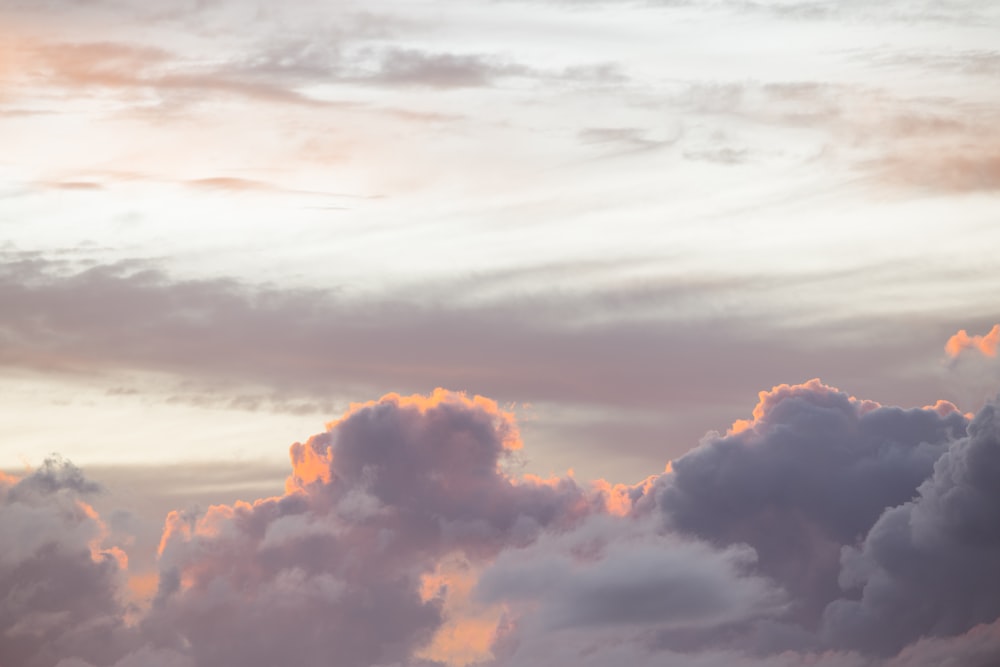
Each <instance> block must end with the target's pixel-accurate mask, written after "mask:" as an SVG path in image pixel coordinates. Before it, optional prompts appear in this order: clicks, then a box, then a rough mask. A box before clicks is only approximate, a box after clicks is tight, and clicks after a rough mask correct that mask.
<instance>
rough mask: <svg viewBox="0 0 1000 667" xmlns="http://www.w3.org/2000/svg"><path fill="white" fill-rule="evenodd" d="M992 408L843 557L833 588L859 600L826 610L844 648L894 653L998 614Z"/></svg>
mask: <svg viewBox="0 0 1000 667" xmlns="http://www.w3.org/2000/svg"><path fill="white" fill-rule="evenodd" d="M998 479H1000V408H998V406H996V405H987V406H986V407H984V408H983V409H982V410H981V411H980V412H979V414H978V415H976V417H975V419H974V420H973V421H972V423H971V424H970V425H969V434H968V436H967V437H965V438H962V439H960V440H958V441H957V442H955V443H954V444H953V445H952V446H951V447H949V449H948V451H947V452H946V453H945V454H943V455H942V456H941V458H940V459H939V460H938V461H937V463H936V464H935V466H934V471H933V474H932V475H931V476H930V477H929V478H928V479H927V480H926V481H924V482H923V483H922V484H921V485H920V487H919V488H918V490H917V491H918V492H917V496H916V498H914V499H913V500H911V501H909V502H906V503H903V504H901V505H899V506H897V507H893V508H891V509H888V510H886V511H885V513H883V514H882V515H881V516H880V517H879V519H878V521H877V522H876V523H875V525H874V526H873V527H872V528H871V530H870V531H869V532H868V534H867V536H866V537H865V540H864V542H863V543H862V544H861V545H860V546H858V547H853V546H849V547H846V548H845V549H844V551H843V554H842V558H841V560H842V563H843V568H842V571H841V575H840V582H841V585H842V586H843V587H844V588H846V589H860V592H861V597H860V599H857V600H854V599H850V600H847V599H845V600H838V601H835V602H833V603H831V605H830V607H829V608H828V609H827V611H826V615H825V621H826V625H827V631H828V632H829V633H830V635H831V636H833V637H834V638H836V639H837V640H838V641H839V642H841V643H844V644H853V645H856V646H859V647H860V648H865V649H874V650H878V651H881V652H883V653H892V652H895V651H897V650H899V649H900V648H902V647H903V646H905V645H906V644H908V643H910V642H912V641H915V640H917V639H919V638H921V637H927V636H930V637H948V636H954V635H957V634H960V633H963V632H965V631H967V630H969V629H971V628H972V627H974V626H975V625H977V624H982V623H989V622H992V621H994V620H996V619H997V617H1000V485H998V484H997V480H998Z"/></svg>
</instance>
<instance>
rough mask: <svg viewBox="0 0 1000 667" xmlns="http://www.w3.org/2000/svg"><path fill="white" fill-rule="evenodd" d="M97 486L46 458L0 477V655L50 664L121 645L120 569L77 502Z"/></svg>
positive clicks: (102, 533) (102, 530) (97, 525)
mask: <svg viewBox="0 0 1000 667" xmlns="http://www.w3.org/2000/svg"><path fill="white" fill-rule="evenodd" d="M96 490H97V487H96V486H95V485H94V484H93V482H90V481H89V480H87V479H86V478H85V477H84V476H83V474H82V473H81V472H80V470H79V469H77V468H75V467H74V466H72V465H71V464H69V463H67V462H65V461H61V460H59V459H48V460H46V461H45V463H44V464H43V465H42V466H41V467H40V468H39V469H37V470H36V471H33V472H31V473H29V474H27V475H25V476H24V477H22V478H14V477H9V476H2V475H0V544H2V545H3V546H2V547H0V628H2V630H0V656H3V661H4V664H10V665H18V666H21V667H51V665H53V664H55V663H56V662H57V661H59V660H60V659H61V658H70V657H78V658H86V659H87V660H92V661H95V662H107V661H109V660H112V659H113V658H114V656H115V655H116V653H117V652H118V651H120V650H121V649H122V647H127V646H128V640H129V633H128V630H127V628H126V626H125V623H124V616H125V611H126V609H125V605H124V601H123V600H122V599H120V597H119V586H120V582H121V579H122V578H123V573H124V570H125V568H126V567H127V558H126V557H125V555H124V552H122V551H121V550H120V549H118V548H115V547H112V546H110V545H107V544H105V538H106V536H107V532H108V531H107V527H106V526H105V525H104V523H103V522H102V521H101V520H100V518H99V517H98V516H97V514H96V512H94V510H93V509H92V508H91V507H90V506H89V505H88V504H87V503H86V502H85V501H84V500H83V498H84V497H85V496H86V495H88V494H91V493H94V492H96Z"/></svg>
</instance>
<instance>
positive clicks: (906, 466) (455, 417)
mask: <svg viewBox="0 0 1000 667" xmlns="http://www.w3.org/2000/svg"><path fill="white" fill-rule="evenodd" d="M521 447H522V443H521V440H520V435H519V431H518V428H517V425H516V424H515V422H514V420H513V416H512V415H511V414H510V413H509V412H507V411H505V410H504V409H503V408H501V406H499V405H498V404H497V403H496V402H494V401H492V400H489V399H486V398H483V397H479V396H472V397H470V396H468V395H465V394H461V393H455V392H449V391H445V390H437V391H435V392H433V393H432V394H430V395H426V396H422V395H413V396H400V395H398V394H388V395H386V396H383V397H382V398H380V399H379V400H376V401H369V402H366V403H359V404H355V405H353V406H352V407H351V408H350V409H349V410H348V411H347V412H346V413H344V414H343V415H342V416H341V417H340V418H338V419H336V420H334V421H333V422H331V423H330V424H329V425H328V427H327V430H325V431H324V432H322V433H319V434H317V435H315V436H313V437H312V438H309V439H307V440H306V441H304V442H300V443H295V444H294V445H292V447H291V448H290V458H291V463H292V470H291V474H290V475H289V476H288V478H287V480H286V482H285V490H284V492H283V493H280V494H278V495H275V496H271V497H264V498H259V499H257V500H255V501H253V502H242V501H237V502H235V503H232V504H220V505H214V506H211V507H209V508H208V509H207V510H205V511H199V510H180V509H179V510H175V511H172V512H170V513H169V514H168V515H167V517H166V520H165V524H164V530H163V533H162V536H161V539H160V547H159V559H158V564H157V567H158V569H159V582H158V591H157V593H156V598H155V600H154V601H153V603H152V605H151V606H149V607H148V608H136V607H131V606H129V605H128V604H127V603H126V602H125V600H127V592H126V591H127V587H126V585H125V582H124V575H125V573H126V569H125V568H126V558H125V557H124V554H123V553H122V552H120V550H117V549H115V548H113V547H112V546H109V536H110V535H112V534H113V531H112V530H109V529H108V527H106V526H105V524H104V523H103V522H102V521H101V520H100V518H99V517H98V515H97V513H96V512H95V511H94V510H93V509H91V508H90V506H89V505H87V504H85V503H83V501H82V499H81V498H82V496H85V495H88V494H92V493H95V492H97V490H98V489H97V487H96V485H95V484H94V483H93V482H92V481H90V480H89V479H88V478H86V477H84V475H83V474H82V473H81V472H80V471H79V470H77V469H75V468H73V467H72V466H71V465H69V464H67V463H65V462H60V461H56V460H52V461H48V462H46V464H45V465H44V466H42V468H40V469H39V470H38V471H36V472H34V473H32V474H30V475H27V476H25V477H23V478H22V479H16V478H13V477H6V476H5V477H3V478H0V537H2V538H3V544H4V545H5V548H4V549H3V550H2V551H0V621H3V625H2V626H3V627H5V628H7V630H6V631H5V632H4V633H3V634H2V635H0V650H2V651H3V655H4V656H5V657H6V656H8V655H12V656H16V657H17V661H18V662H17V664H19V665H22V664H23V665H25V666H27V667H137V666H139V665H142V666H143V667H204V666H206V665H212V666H213V667H228V666H230V665H233V666H236V665H239V666H240V667H256V666H260V667H264V666H267V665H273V664H287V663H288V662H289V660H294V662H295V664H301V665H306V666H312V665H321V664H323V665H325V664H335V665H338V667H354V666H359V667H360V666H369V665H383V664H384V665H388V664H396V665H406V666H408V667H431V666H432V665H438V666H440V665H441V664H442V663H447V664H453V665H464V664H470V663H473V662H476V663H479V664H483V665H489V666H490V667H515V666H528V665H543V664H544V665H557V666H558V665H562V664H579V665H602V664H609V662H620V661H626V662H628V664H635V665H655V664H664V662H680V663H683V664H690V665H703V666H705V667H714V666H716V665H733V666H734V667H751V666H753V667H762V666H763V665H787V666H788V667H792V666H793V665H801V664H810V665H822V666H826V667H914V666H918V665H931V664H937V663H936V662H935V661H936V660H937V661H939V660H940V659H941V656H944V655H956V656H965V657H966V658H967V659H968V661H969V662H968V663H963V664H978V663H977V662H976V661H979V663H982V664H990V661H994V660H995V659H996V658H997V657H998V655H1000V654H998V652H1000V642H998V641H997V637H998V634H997V632H996V623H997V622H998V621H997V619H998V618H1000V605H998V603H997V600H1000V589H998V588H997V585H995V584H994V583H992V582H994V581H1000V572H997V567H998V566H997V563H1000V532H998V530H997V526H998V525H1000V495H998V494H997V491H996V489H997V484H996V480H997V479H998V478H1000V408H998V407H996V406H994V405H988V406H986V407H985V408H983V410H981V411H980V413H979V414H978V415H977V416H976V417H975V419H974V420H973V421H972V422H971V423H970V422H969V421H968V418H967V417H966V416H964V415H962V414H961V413H959V412H958V410H957V409H956V408H955V407H954V406H953V405H951V404H949V403H947V402H944V401H942V402H938V403H937V404H935V405H934V406H930V407H926V408H919V409H909V410H904V409H901V408H895V407H888V406H883V405H879V404H877V403H874V402H872V401H867V400H863V399H858V398H854V397H851V396H850V395H848V394H846V393H844V392H841V391H839V390H837V389H834V388H832V387H829V386H827V385H824V384H822V383H821V382H819V381H818V380H813V381H810V382H807V383H804V384H799V385H779V386H777V387H774V388H773V389H772V390H770V391H764V392H761V393H760V400H759V402H758V404H757V406H756V408H755V409H754V411H753V415H752V418H751V419H748V420H742V421H739V422H737V423H736V424H734V425H733V427H732V428H731V429H730V430H729V432H727V433H726V434H725V435H721V434H710V435H709V436H708V437H707V438H706V439H705V440H704V441H703V442H702V443H701V445H700V446H699V447H697V448H695V449H694V450H692V451H691V452H689V453H688V454H685V455H684V456H681V457H678V458H676V459H674V460H673V461H672V462H671V464H670V466H669V467H668V469H667V471H666V472H664V473H661V474H658V475H653V476H652V477H650V478H649V479H648V480H646V481H645V482H644V483H643V484H641V485H637V486H635V487H631V488H629V487H626V486H624V485H618V486H615V487H613V486H611V485H609V484H608V483H606V482H603V481H598V482H595V483H593V484H589V485H582V484H580V483H578V482H577V481H576V480H574V479H573V478H572V477H562V478H558V477H557V478H552V479H539V478H536V477H532V476H520V477H519V476H516V475H515V474H514V473H513V472H512V471H513V470H515V469H516V468H517V458H518V457H519V456H521ZM227 477H228V475H223V478H227ZM120 518H121V517H117V518H115V519H114V521H113V522H117V521H118V520H119V519H120ZM7 545H12V546H7ZM133 547H134V548H138V545H133ZM290 656H294V658H290Z"/></svg>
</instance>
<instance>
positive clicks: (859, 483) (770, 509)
mask: <svg viewBox="0 0 1000 667" xmlns="http://www.w3.org/2000/svg"><path fill="white" fill-rule="evenodd" d="M966 422H967V420H966V418H965V417H964V416H963V415H962V414H961V413H960V412H959V411H958V410H957V408H955V407H954V406H952V405H951V404H947V403H941V404H939V405H937V406H934V407H928V408H922V409H911V410H903V409H900V408H895V407H885V406H880V405H878V404H876V403H873V402H870V401H863V400H859V399H856V398H853V397H851V396H849V395H847V394H846V393H844V392H841V391H838V390H836V389H834V388H831V387H828V386H826V385H823V384H822V383H821V382H820V381H819V380H812V381H810V382H808V383H805V384H802V385H794V386H789V385H781V386H778V387H775V388H774V389H773V390H771V391H769V392H761V394H760V402H759V403H758V405H757V407H756V408H755V409H754V413H753V419H752V420H750V421H739V422H737V423H736V424H735V425H734V427H733V429H732V430H731V431H730V432H729V433H728V434H726V435H724V436H715V437H712V438H710V439H708V440H707V441H706V442H705V443H704V444H703V445H702V446H701V447H699V448H698V449H696V450H694V451H692V452H691V453H689V454H687V455H685V456H683V457H681V458H679V459H677V460H675V461H673V462H672V469H673V474H672V475H665V476H663V478H662V479H661V480H660V483H659V484H658V488H656V489H655V490H654V491H653V494H654V498H655V503H656V506H657V508H658V510H659V511H660V512H661V514H662V517H663V520H664V521H665V522H666V523H667V524H668V525H669V526H671V527H672V528H673V529H675V530H678V531H681V532H683V533H688V534H692V535H695V536H697V537H699V538H701V539H706V540H710V541H712V542H714V543H716V544H721V545H730V544H739V543H746V544H749V545H750V546H752V547H753V548H754V549H756V551H757V554H758V557H759V567H760V569H761V571H762V572H764V573H766V574H767V575H768V576H771V577H773V578H775V579H776V580H777V581H779V582H781V584H782V585H783V586H784V587H785V588H786V589H787V590H788V591H790V592H791V593H792V594H793V596H794V598H795V601H796V602H795V604H796V606H797V607H798V609H797V611H798V615H799V618H800V619H804V620H806V621H807V623H815V622H816V621H817V620H818V618H819V615H820V614H821V612H822V610H823V609H824V608H825V606H826V605H827V604H828V603H829V602H830V601H832V600H833V599H835V598H837V597H839V595H840V589H839V587H838V585H837V578H838V573H839V569H840V565H839V555H840V549H841V546H842V545H845V544H853V543H854V541H855V540H857V539H859V538H860V537H862V536H864V535H865V534H866V533H867V532H868V530H869V529H870V528H871V526H872V525H873V524H874V523H875V521H876V520H877V519H878V517H879V515H880V514H881V513H882V512H883V511H884V510H885V509H886V508H887V507H893V506H895V505H898V504H901V503H903V502H906V501H907V500H909V499H910V498H912V497H913V495H914V494H915V493H916V490H917V488H918V486H919V485H920V484H921V483H922V482H923V481H924V480H925V479H926V478H927V477H928V476H929V475H930V474H931V471H932V469H933V466H934V463H935V462H936V461H937V459H938V458H939V457H940V456H941V455H943V454H944V452H945V451H946V450H947V448H948V446H949V443H951V442H952V440H953V439H954V438H957V437H960V436H962V435H964V433H965V427H966Z"/></svg>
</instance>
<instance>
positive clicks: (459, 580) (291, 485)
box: [0, 378, 972, 666]
mask: <svg viewBox="0 0 1000 667" xmlns="http://www.w3.org/2000/svg"><path fill="white" fill-rule="evenodd" d="M798 392H810V393H812V394H820V395H829V396H834V395H842V392H840V390H838V389H837V388H835V387H832V386H829V385H826V384H824V383H823V382H822V381H821V380H820V379H819V378H813V379H811V380H808V381H807V382H804V383H800V384H780V385H777V386H775V387H773V388H772V389H770V390H767V391H761V392H759V397H758V402H757V405H756V406H755V408H754V410H753V412H752V416H751V417H750V418H749V419H740V420H737V421H735V422H734V423H733V425H732V426H731V427H730V428H729V429H728V431H727V432H726V434H725V437H729V436H733V435H737V434H740V433H744V432H746V431H750V430H753V429H757V428H759V427H761V425H762V424H763V423H764V422H765V421H766V419H767V417H768V411H769V410H770V409H771V408H772V407H773V406H774V405H775V404H776V403H778V402H780V401H781V400H783V399H785V398H787V397H789V396H791V395H794V394H796V393H798ZM849 401H850V403H851V405H852V406H853V407H854V409H855V410H856V412H857V414H858V415H863V414H865V413H868V412H870V411H872V410H875V409H877V408H879V407H881V406H880V404H879V403H877V402H874V401H870V400H864V399H859V398H856V397H854V396H850V397H849ZM441 406H454V407H457V408H461V409H466V410H474V411H476V412H479V413H481V414H486V415H489V417H490V418H491V419H492V422H493V427H494V428H495V429H496V432H497V433H498V434H499V436H500V438H501V439H502V442H503V447H504V451H505V452H514V451H517V450H520V449H521V448H522V447H523V442H522V440H521V438H520V433H519V431H518V428H517V423H516V417H515V414H514V412H513V411H512V410H506V409H503V408H502V407H501V406H500V405H499V404H498V403H497V402H496V401H494V400H492V399H489V398H486V397H484V396H479V395H473V396H469V395H467V394H466V393H464V392H460V391H450V390H447V389H444V388H436V389H435V390H434V391H433V392H431V393H430V394H428V395H421V394H413V395H409V396H402V395H400V394H397V393H389V394H386V395H384V396H382V397H381V398H379V399H377V400H370V401H365V402H358V403H352V404H351V405H350V407H349V408H348V409H347V410H346V411H345V413H344V414H343V415H342V416H340V417H339V418H337V419H335V420H332V421H330V422H328V423H327V424H326V426H327V431H326V432H325V433H323V434H320V435H317V436H313V437H312V438H309V439H307V440H306V441H305V442H304V443H298V442H297V443H294V444H293V445H291V447H290V448H289V458H290V462H291V467H292V472H291V474H290V475H289V476H288V478H287V479H286V482H285V493H284V494H283V495H282V496H272V497H269V498H259V499H256V500H253V501H252V502H247V501H236V502H235V503H234V504H232V505H224V504H220V505H212V506H210V507H209V508H208V509H207V510H206V511H205V512H204V513H203V514H201V515H200V516H198V517H196V518H195V517H193V516H192V515H191V514H190V513H187V512H183V511H178V510H175V511H171V512H170V513H169V514H168V515H167V517H166V519H165V521H164V526H163V532H162V537H161V540H160V545H159V548H158V554H159V557H162V556H163V554H164V550H165V549H166V548H167V545H168V544H169V543H170V542H171V540H175V539H180V540H182V541H184V542H190V541H191V540H193V539H199V538H209V539H210V538H216V537H218V536H219V535H220V533H221V532H222V531H224V530H226V529H227V526H229V525H230V523H231V522H232V521H233V520H234V519H236V518H238V515H240V514H243V515H247V514H249V513H250V512H251V511H252V510H253V509H254V508H256V507H259V506H263V505H265V504H267V503H274V502H276V501H279V500H281V499H282V498H287V497H290V496H296V495H304V494H308V493H310V489H311V487H313V486H314V485H317V484H319V485H323V484H329V483H330V482H331V465H332V463H333V456H334V455H333V452H332V449H333V448H332V446H331V445H329V444H323V445H320V446H317V444H318V441H317V439H319V438H322V437H324V436H326V435H327V434H329V433H330V432H332V431H334V430H335V429H336V428H337V427H338V426H339V425H340V424H342V423H344V422H345V421H346V420H347V419H349V418H350V417H352V416H354V415H357V414H358V413H360V412H362V411H364V410H371V409H378V408H380V407H391V408H394V409H402V410H412V411H416V412H417V413H420V414H426V413H427V412H428V411H430V410H434V409H436V408H439V407H441ZM922 409H923V410H930V411H933V412H936V413H937V414H939V415H941V416H946V415H949V414H952V413H960V410H959V409H958V407H957V406H955V405H954V404H953V403H951V402H949V401H944V400H940V401H937V402H936V403H935V404H934V405H931V406H924V408H922ZM966 416H967V417H970V418H971V416H972V415H971V414H968V415H966ZM716 435H718V434H716ZM498 468H499V465H498ZM497 472H498V474H501V475H504V476H505V477H506V478H507V479H508V481H509V482H510V483H511V484H512V485H516V486H534V487H550V488H552V489H556V488H558V487H560V485H563V484H566V483H574V480H573V472H572V470H570V471H568V472H567V475H566V476H565V477H560V476H552V477H549V478H542V477H539V476H537V475H532V474H522V475H519V476H517V477H510V476H507V475H506V473H504V471H502V470H499V469H498V470H497ZM671 473H672V462H671V461H668V462H667V463H666V465H665V468H664V472H663V473H659V474H654V475H650V476H649V477H647V478H646V479H644V480H641V481H640V482H638V483H636V484H625V483H612V482H610V481H608V480H606V479H596V480H592V481H590V482H589V483H587V485H586V488H587V489H588V491H587V493H588V500H587V503H586V504H587V505H589V506H590V507H592V508H597V509H598V510H599V511H602V512H604V513H607V514H608V515H611V516H616V517H627V516H628V515H629V514H630V513H631V512H632V511H633V509H634V504H635V498H636V497H642V496H646V495H648V494H649V493H650V492H651V491H652V490H653V488H654V485H655V484H656V482H657V480H658V479H660V478H661V476H662V475H663V474H668V475H669V474H671ZM0 481H6V482H8V483H12V482H14V481H16V478H15V477H10V476H7V477H5V478H4V479H2V480H0ZM81 511H85V512H87V513H88V515H90V516H92V518H94V519H95V520H96V521H100V518H99V517H98V516H97V513H96V512H94V510H93V509H92V508H90V507H89V506H87V505H84V504H81ZM581 511H586V510H585V509H581ZM100 525H101V526H103V523H101V524H100ZM107 537H108V534H107V531H106V529H105V530H103V532H102V534H101V535H100V536H99V538H96V539H95V540H94V541H93V543H92V554H93V558H94V559H95V560H96V559H100V558H105V557H108V556H112V557H114V558H115V560H116V561H117V563H118V564H119V567H120V568H121V569H122V570H123V571H127V569H128V557H127V555H126V553H125V552H124V551H123V550H122V549H120V548H118V547H107V546H103V547H102V546H101V544H102V543H103V542H104V541H106V539H107ZM477 573H478V571H477V568H476V566H475V565H473V564H471V563H470V562H469V561H468V560H466V559H464V558H463V557H461V555H460V554H453V555H451V556H445V557H444V558H442V559H441V560H440V561H439V562H438V564H437V566H436V568H435V569H434V570H433V571H431V572H425V573H424V574H423V575H422V577H421V590H420V595H421V597H422V598H423V599H424V601H427V600H431V599H440V600H441V601H442V603H443V612H444V622H443V624H442V625H441V627H439V628H438V630H437V631H436V632H435V634H434V636H433V637H432V638H431V640H430V641H429V642H428V643H427V645H426V646H425V647H424V648H423V649H422V650H420V651H419V652H418V653H417V654H416V655H417V657H418V658H423V659H428V660H435V661H440V662H443V663H447V664H450V665H456V666H462V665H468V664H473V663H476V662H481V661H484V660H488V659H491V658H492V657H493V656H492V654H491V647H492V645H493V643H494V641H495V640H496V636H497V632H498V629H500V628H501V626H502V625H503V624H504V623H505V622H507V621H508V618H507V614H508V612H509V610H508V609H507V608H506V607H505V606H504V605H503V604H499V605H498V604H493V605H484V604H482V603H480V602H478V601H477V600H475V599H474V595H473V589H474V587H475V584H476V579H477ZM188 574H190V573H188ZM127 581H128V586H127V588H126V591H125V593H124V594H125V595H126V596H127V597H128V602H129V603H130V604H131V605H134V606H136V607H138V608H140V609H144V608H148V606H149V604H150V602H151V600H152V598H153V596H154V593H155V591H156V589H157V586H158V576H157V574H156V573H153V572H135V573H130V574H129V576H128V578H127ZM180 585H181V587H182V589H186V588H188V587H190V586H192V585H193V581H192V579H191V577H190V576H185V578H184V579H182V580H181V582H180Z"/></svg>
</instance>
